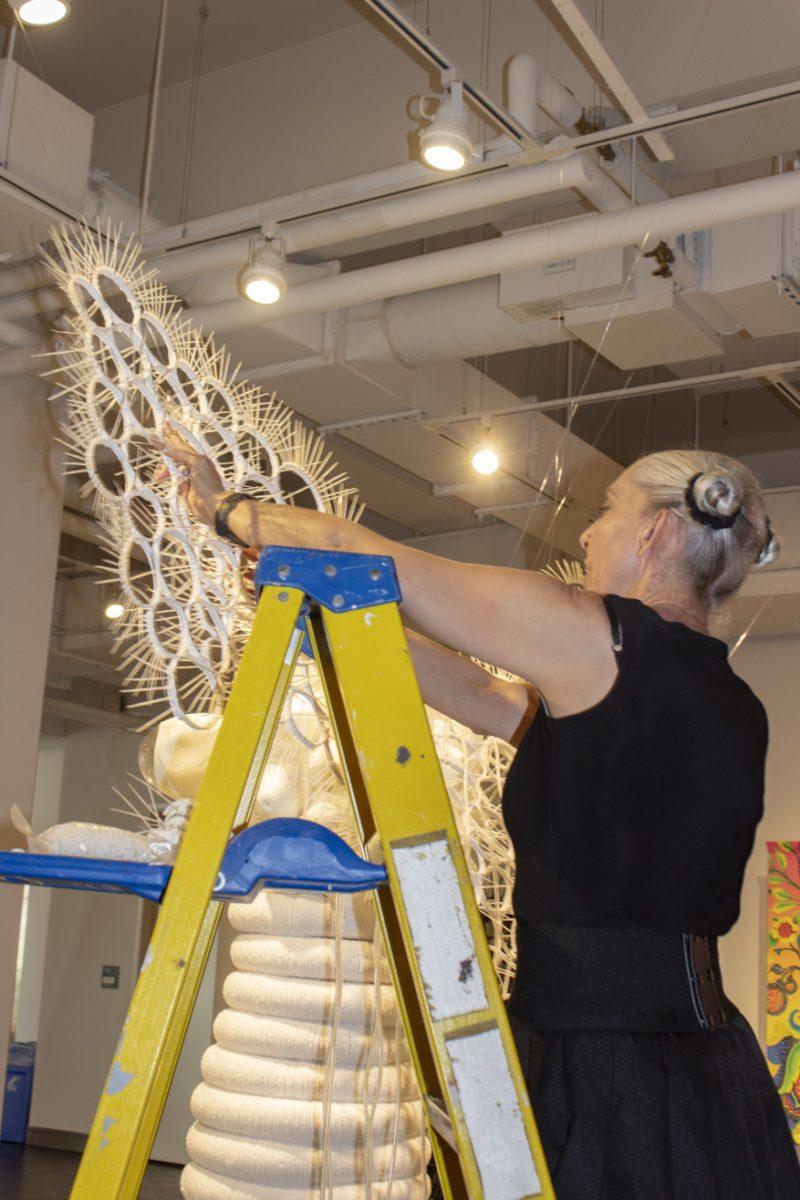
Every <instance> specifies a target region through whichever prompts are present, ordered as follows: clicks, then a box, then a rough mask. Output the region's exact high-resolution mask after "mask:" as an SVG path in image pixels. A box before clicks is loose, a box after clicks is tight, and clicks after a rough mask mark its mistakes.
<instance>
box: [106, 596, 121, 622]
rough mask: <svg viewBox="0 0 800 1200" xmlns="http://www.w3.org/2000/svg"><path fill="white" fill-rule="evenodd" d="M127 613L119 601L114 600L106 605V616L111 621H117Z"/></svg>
mask: <svg viewBox="0 0 800 1200" xmlns="http://www.w3.org/2000/svg"><path fill="white" fill-rule="evenodd" d="M124 612H125V608H124V606H123V605H122V604H120V602H119V600H112V601H111V603H110V604H107V605H106V616H107V617H108V619H109V620H110V621H116V619H117V617H121V616H122V614H123V613H124Z"/></svg>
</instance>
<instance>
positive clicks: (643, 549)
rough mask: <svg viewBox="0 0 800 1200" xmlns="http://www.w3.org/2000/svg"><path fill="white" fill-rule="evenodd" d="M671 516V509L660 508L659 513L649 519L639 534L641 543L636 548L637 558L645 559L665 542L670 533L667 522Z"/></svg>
mask: <svg viewBox="0 0 800 1200" xmlns="http://www.w3.org/2000/svg"><path fill="white" fill-rule="evenodd" d="M670 516H671V514H670V512H669V509H666V508H659V509H658V511H657V512H654V513H653V514H652V515H651V516H650V517H648V519H647V521H646V523H645V524H644V525H643V526H642V528H641V530H640V532H639V543H638V545H637V547H636V556H637V558H644V557H645V555H648V554H650V553H651V552H652V551H653V550H654V549H655V547H656V546H658V545H659V544H660V543H661V542H662V541H663V539H664V537H665V536H666V535H667V533H668V526H667V522H668V518H669V517H670Z"/></svg>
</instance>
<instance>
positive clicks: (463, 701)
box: [406, 629, 539, 746]
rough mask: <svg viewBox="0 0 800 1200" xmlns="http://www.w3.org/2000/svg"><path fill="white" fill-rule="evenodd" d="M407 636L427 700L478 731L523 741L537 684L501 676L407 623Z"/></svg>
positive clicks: (533, 708) (535, 701)
mask: <svg viewBox="0 0 800 1200" xmlns="http://www.w3.org/2000/svg"><path fill="white" fill-rule="evenodd" d="M406 636H407V638H408V645H409V649H410V650H411V658H412V660H413V663H414V672H415V674H416V677H417V682H418V683H419V689H420V691H421V692H422V698H423V700H424V701H425V703H426V704H430V706H431V708H435V709H436V710H437V712H441V713H444V714H445V715H446V716H448V717H452V718H453V720H455V721H459V722H460V723H461V724H462V725H466V726H467V727H468V728H469V729H472V730H474V732H475V733H483V734H491V735H492V736H493V737H499V738H502V739H503V741H505V742H509V743H510V744H511V745H512V746H517V745H519V741H520V738H521V737H522V735H523V733H524V732H525V730H526V729H527V728H528V726H529V725H530V723H531V721H532V720H533V718H534V715H535V713H536V709H537V707H538V703H539V698H538V696H537V694H536V690H535V688H532V687H531V686H530V685H529V684H526V683H523V682H522V681H521V680H510V679H500V678H498V676H497V675H493V674H492V673H491V672H490V671H486V670H484V668H483V667H481V666H479V665H478V663H476V662H473V661H472V659H470V658H465V657H464V656H463V655H462V654H457V653H456V651H455V650H449V649H448V648H447V647H446V646H440V645H439V643H438V642H432V641H431V640H430V638H426V637H423V635H422V634H421V633H417V632H416V631H415V630H413V629H406Z"/></svg>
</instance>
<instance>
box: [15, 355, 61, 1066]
mask: <svg viewBox="0 0 800 1200" xmlns="http://www.w3.org/2000/svg"><path fill="white" fill-rule="evenodd" d="M41 393H42V389H41V387H40V386H39V385H37V384H35V383H33V382H31V381H30V380H27V379H21V380H14V381H13V382H12V381H6V382H5V383H4V384H3V385H0V547H2V587H0V680H1V681H2V687H0V779H2V781H3V789H2V796H0V849H1V850H10V849H11V848H12V847H13V846H17V845H19V835H18V834H17V832H16V830H15V829H14V828H13V827H12V825H11V822H10V821H9V819H8V813H9V810H10V808H11V805H12V804H17V805H18V806H19V807H20V808H21V809H22V811H23V812H24V813H26V814H28V813H30V810H31V805H32V803H33V794H34V779H35V777H36V756H37V747H38V742H39V725H40V722H41V713H42V698H43V695H44V682H45V668H46V663H47V649H48V644H49V633H50V615H51V611H52V605H53V584H54V580H55V566H56V554H57V550H58V538H59V530H60V523H61V481H60V479H59V478H58V467H57V464H56V463H54V462H53V461H52V459H51V450H52V446H53V428H52V419H51V417H52V414H51V412H50V411H49V409H48V408H47V406H46V404H45V402H44V401H43V400H42V394H41ZM21 903H22V888H18V887H5V886H4V887H0V1079H5V1070H6V1039H7V1031H8V1029H9V1026H10V1024H11V1015H12V1006H13V1000H14V990H15V976H16V971H15V967H16V961H17V935H18V931H19V914H20V906H21Z"/></svg>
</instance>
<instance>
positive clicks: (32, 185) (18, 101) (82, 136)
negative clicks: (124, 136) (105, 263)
mask: <svg viewBox="0 0 800 1200" xmlns="http://www.w3.org/2000/svg"><path fill="white" fill-rule="evenodd" d="M93 130H94V117H93V116H92V115H91V113H87V112H84V110H83V109H82V108H79V107H78V105H77V104H73V103H72V101H71V100H67V99H66V98H65V97H64V96H61V95H59V93H58V92H56V91H54V90H53V88H51V87H48V86H47V84H45V83H42V82H41V80H39V79H37V78H36V76H35V75H32V74H31V73H30V71H26V70H25V69H24V68H23V67H21V66H20V65H19V64H18V63H15V62H12V61H11V60H9V59H7V58H6V59H2V60H0V252H3V253H9V252H12V253H13V252H17V251H19V250H21V249H23V248H25V247H29V246H30V245H31V243H33V242H37V241H39V240H40V239H41V237H42V236H43V235H44V234H45V233H46V231H47V229H48V228H49V226H50V225H52V224H53V221H54V219H57V218H58V217H59V216H62V215H66V216H80V215H81V214H82V212H83V202H84V196H85V194H86V185H87V182H88V179H89V158H90V154H91V149H92V133H93ZM48 206H51V207H48ZM54 210H55V211H54Z"/></svg>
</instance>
